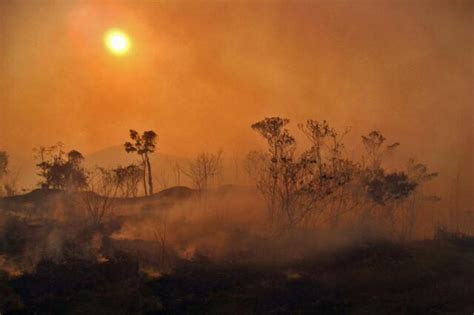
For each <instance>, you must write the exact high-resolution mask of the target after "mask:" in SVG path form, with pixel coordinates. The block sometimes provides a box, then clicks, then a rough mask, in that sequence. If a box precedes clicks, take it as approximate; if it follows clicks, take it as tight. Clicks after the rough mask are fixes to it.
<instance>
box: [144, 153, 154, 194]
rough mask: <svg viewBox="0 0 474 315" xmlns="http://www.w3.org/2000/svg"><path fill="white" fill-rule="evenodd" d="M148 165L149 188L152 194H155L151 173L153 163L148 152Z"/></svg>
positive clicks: (146, 158) (146, 156)
mask: <svg viewBox="0 0 474 315" xmlns="http://www.w3.org/2000/svg"><path fill="white" fill-rule="evenodd" d="M145 160H146V165H147V167H148V188H149V193H150V195H153V176H152V175H151V164H150V159H149V158H148V154H146V153H145Z"/></svg>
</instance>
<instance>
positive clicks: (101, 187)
mask: <svg viewBox="0 0 474 315" xmlns="http://www.w3.org/2000/svg"><path fill="white" fill-rule="evenodd" d="M118 187H119V186H118V183H117V180H116V178H115V175H114V172H113V171H112V170H108V169H105V168H101V167H97V168H96V169H94V170H93V171H92V172H91V173H90V175H89V181H88V187H87V191H85V192H83V193H82V194H81V197H82V201H83V204H84V206H85V210H86V216H87V218H88V220H89V221H90V223H92V224H94V225H99V224H100V223H101V222H102V220H103V219H104V217H105V216H106V215H109V214H111V213H112V212H113V208H114V199H115V197H116V195H117V192H118Z"/></svg>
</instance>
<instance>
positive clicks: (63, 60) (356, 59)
mask: <svg viewBox="0 0 474 315" xmlns="http://www.w3.org/2000/svg"><path fill="white" fill-rule="evenodd" d="M473 12H474V11H473V3H472V2H470V1H379V0H377V1H369V0H364V1H355V0H354V1H342V0H341V1H296V2H295V1H293V2H276V1H260V3H259V4H255V2H254V1H189V2H183V1H162V2H152V1H149V2H148V1H143V2H139V1H128V2H123V3H120V2H117V1H113V2H100V1H90V2H85V1H59V0H58V1H33V2H27V1H9V0H6V1H1V2H0V149H3V150H8V151H10V152H16V151H24V152H31V149H32V148H33V147H34V146H37V145H49V144H52V143H55V142H56V141H59V140H60V141H63V142H64V143H66V144H67V145H68V147H74V148H77V149H78V150H80V151H82V152H85V153H90V152H93V151H96V150H99V149H101V148H104V147H107V146H112V145H117V144H121V143H123V142H124V141H125V140H126V138H127V135H128V129H130V128H135V129H138V130H144V129H153V130H155V131H156V132H157V133H158V134H159V137H160V140H159V150H160V151H162V152H165V153H170V154H178V155H189V154H192V153H194V152H197V151H201V150H214V149H217V148H223V149H224V151H226V152H236V153H242V154H243V153H245V152H246V151H247V150H249V149H250V148H253V147H255V146H257V145H259V144H260V142H259V139H258V137H257V136H256V134H255V133H254V132H252V131H251V130H250V128H249V125H250V124H251V123H252V122H255V121H256V120H259V119H261V118H263V117H264V116H270V115H281V116H285V117H288V118H291V119H292V120H293V121H294V122H295V124H296V122H301V121H303V120H304V119H307V118H315V119H328V120H329V121H330V122H332V123H333V124H335V125H336V126H339V127H341V126H351V127H352V130H353V131H352V134H353V137H354V139H359V138H358V137H359V136H360V134H362V133H367V132H368V131H370V130H372V129H380V130H381V131H382V132H384V133H385V134H386V135H387V137H388V138H390V139H393V140H399V141H401V142H402V145H403V146H404V148H405V150H407V152H409V154H411V153H413V155H415V156H417V157H419V158H420V159H422V160H425V161H428V162H430V163H432V164H433V165H434V166H435V167H438V168H440V167H445V168H449V169H452V170H454V169H459V167H460V166H459V165H461V167H468V170H469V171H470V172H471V173H472V143H473V132H472V122H473V120H472V118H473V116H472V105H473V104H472V101H473V98H472V91H471V89H472V86H473V63H472V56H473V32H472V30H473V29H474V27H473V22H472V20H473ZM110 27H120V28H122V29H123V30H125V31H126V32H127V33H128V34H129V36H130V38H131V40H132V41H133V47H132V50H131V51H130V53H129V54H128V55H126V56H122V57H117V56H113V55H111V54H109V53H108V52H107V51H106V50H105V49H104V47H103V42H102V36H103V34H104V32H105V31H106V30H107V29H108V28H110ZM295 129H296V128H295ZM448 164H449V165H448Z"/></svg>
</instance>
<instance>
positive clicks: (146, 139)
mask: <svg viewBox="0 0 474 315" xmlns="http://www.w3.org/2000/svg"><path fill="white" fill-rule="evenodd" d="M156 138H157V134H156V133H155V132H154V131H152V130H149V131H145V132H144V133H143V134H142V135H140V134H139V133H138V132H137V131H135V130H132V129H131V130H130V139H132V140H133V142H125V151H127V153H131V152H136V153H137V154H138V155H139V156H140V157H141V159H142V170H143V189H144V191H145V196H146V195H153V175H152V173H151V163H150V157H149V154H151V153H153V152H155V148H156ZM147 177H148V186H147V183H146V178H147Z"/></svg>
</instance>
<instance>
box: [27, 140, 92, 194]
mask: <svg viewBox="0 0 474 315" xmlns="http://www.w3.org/2000/svg"><path fill="white" fill-rule="evenodd" d="M35 152H36V159H37V160H38V161H39V162H38V164H37V165H36V166H37V167H38V169H39V173H38V175H39V176H40V177H41V182H40V185H41V187H43V188H47V189H49V188H52V189H61V190H65V189H68V190H79V189H82V188H85V187H86V185H87V176H86V172H85V170H84V168H83V166H82V162H83V160H84V157H83V155H82V154H81V153H80V152H79V151H76V150H71V151H69V152H67V153H66V152H65V151H64V146H63V144H62V143H58V144H56V145H54V146H51V147H39V148H36V149H35Z"/></svg>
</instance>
